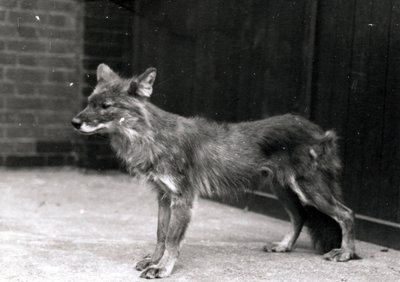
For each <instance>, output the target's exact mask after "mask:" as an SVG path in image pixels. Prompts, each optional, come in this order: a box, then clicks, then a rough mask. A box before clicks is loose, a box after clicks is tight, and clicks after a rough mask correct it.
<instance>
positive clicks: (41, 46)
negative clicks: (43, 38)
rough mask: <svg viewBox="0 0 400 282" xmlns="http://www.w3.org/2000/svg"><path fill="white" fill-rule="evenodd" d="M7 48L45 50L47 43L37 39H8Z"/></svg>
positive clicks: (32, 50)
mask: <svg viewBox="0 0 400 282" xmlns="http://www.w3.org/2000/svg"><path fill="white" fill-rule="evenodd" d="M6 45H7V50H10V51H16V52H18V51H25V52H46V51H47V50H48V44H46V43H44V42H37V41H27V40H22V41H8V42H7V43H6Z"/></svg>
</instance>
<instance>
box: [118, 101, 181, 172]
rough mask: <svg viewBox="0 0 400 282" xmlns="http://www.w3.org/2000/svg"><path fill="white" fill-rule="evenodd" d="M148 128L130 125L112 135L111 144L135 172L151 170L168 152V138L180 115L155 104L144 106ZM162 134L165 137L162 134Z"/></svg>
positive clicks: (130, 170)
mask: <svg viewBox="0 0 400 282" xmlns="http://www.w3.org/2000/svg"><path fill="white" fill-rule="evenodd" d="M144 111H146V112H145V114H144V116H145V117H146V124H147V127H146V128H144V129H141V130H140V132H139V131H136V130H135V129H133V128H129V127H126V126H121V127H118V129H117V130H116V131H115V132H114V133H112V134H111V146H112V148H113V149H114V151H115V152H116V154H117V156H118V157H119V158H120V159H121V160H122V161H123V162H124V163H125V165H126V167H127V169H128V171H129V172H130V173H131V174H133V175H134V174H138V173H139V174H145V173H147V172H150V171H151V170H152V169H153V168H154V167H155V166H156V165H157V163H158V160H159V158H161V155H162V154H163V153H165V152H166V151H167V149H166V148H167V146H168V143H169V142H171V140H168V137H170V138H171V137H172V136H173V135H171V132H172V131H173V130H174V129H173V128H175V127H176V122H177V119H178V118H179V116H177V115H174V114H171V113H168V112H165V111H163V110H161V109H159V108H157V107H156V106H154V105H152V104H150V103H149V104H148V105H146V106H145V107H144ZM165 132H168V133H169V134H165ZM161 136H162V137H161Z"/></svg>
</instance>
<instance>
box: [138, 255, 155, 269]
mask: <svg viewBox="0 0 400 282" xmlns="http://www.w3.org/2000/svg"><path fill="white" fill-rule="evenodd" d="M150 264H152V262H151V256H150V255H147V256H145V257H143V258H142V260H140V261H138V262H137V263H136V265H135V269H136V270H138V271H142V270H143V269H146V268H147V267H149V265H150Z"/></svg>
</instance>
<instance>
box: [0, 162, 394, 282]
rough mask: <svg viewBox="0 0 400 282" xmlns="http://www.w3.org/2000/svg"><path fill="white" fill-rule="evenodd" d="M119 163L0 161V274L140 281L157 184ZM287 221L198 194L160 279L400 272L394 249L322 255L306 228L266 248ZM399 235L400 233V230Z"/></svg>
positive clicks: (151, 239)
mask: <svg viewBox="0 0 400 282" xmlns="http://www.w3.org/2000/svg"><path fill="white" fill-rule="evenodd" d="M147 188H148V187H144V186H143V185H138V184H137V183H136V182H134V181H133V180H132V179H131V178H129V177H128V176H126V175H123V174H120V173H116V172H113V173H110V172H108V173H102V174H97V173H94V172H89V173H84V172H83V171H80V170H75V169H57V170H56V169H43V170H39V169H35V170H0V281H30V282H31V281H52V282H58V281H74V282H77V281H112V282H115V281H130V282H131V281H143V279H141V278H139V274H140V273H139V272H137V271H136V270H135V269H134V267H133V266H134V263H135V260H137V259H139V258H140V257H142V256H143V255H145V254H147V253H148V252H149V251H151V250H152V249H153V247H154V243H155V233H156V214H157V208H156V201H155V195H154V192H152V191H151V190H150V189H147ZM289 228H290V226H289V224H288V223H287V222H285V221H281V220H277V219H274V218H271V217H268V216H264V215H260V214H255V213H251V212H245V211H243V210H240V209H236V208H232V207H229V206H224V205H221V204H218V203H215V202H211V201H206V200H199V203H198V204H197V207H196V210H195V215H194V218H193V221H192V224H191V226H190V228H189V231H188V233H187V236H186V240H185V244H184V245H183V247H182V251H181V257H180V260H179V261H178V263H177V265H176V266H175V270H174V272H173V275H172V276H171V277H170V278H167V279H165V281H400V252H398V251H394V250H391V249H385V248H383V247H381V246H376V245H372V244H367V243H364V242H357V249H358V252H359V254H360V255H361V256H362V257H363V259H362V260H357V261H350V262H348V263H335V262H328V261H324V260H322V259H321V257H320V256H318V255H317V254H315V253H314V252H313V250H312V249H311V247H310V242H309V239H308V237H307V236H306V235H305V234H303V235H302V236H301V237H300V238H299V241H298V243H297V248H296V249H295V250H294V251H293V252H292V253H286V254H276V253H265V252H263V251H262V246H263V245H264V244H265V243H266V242H271V241H277V240H279V239H280V237H281V236H283V235H284V234H285V232H287V231H288V230H289ZM399 239H400V238H399Z"/></svg>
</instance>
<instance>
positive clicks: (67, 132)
mask: <svg viewBox="0 0 400 282" xmlns="http://www.w3.org/2000/svg"><path fill="white" fill-rule="evenodd" d="M75 134H76V133H75V132H74V129H73V128H72V126H71V125H67V124H65V126H63V127H61V126H60V127H55V128H46V130H45V134H44V137H45V138H46V139H47V140H49V141H54V140H65V139H69V138H71V136H74V135H75Z"/></svg>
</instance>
